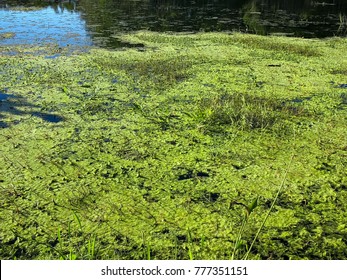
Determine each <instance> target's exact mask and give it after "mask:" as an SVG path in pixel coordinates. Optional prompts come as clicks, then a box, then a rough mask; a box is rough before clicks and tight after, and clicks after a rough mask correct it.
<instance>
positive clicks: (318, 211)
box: [0, 32, 347, 259]
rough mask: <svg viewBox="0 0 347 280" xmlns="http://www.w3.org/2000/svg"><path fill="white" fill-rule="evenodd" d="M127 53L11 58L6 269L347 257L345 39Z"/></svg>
mask: <svg viewBox="0 0 347 280" xmlns="http://www.w3.org/2000/svg"><path fill="white" fill-rule="evenodd" d="M120 40H122V41H124V42H129V44H134V45H136V44H142V45H143V46H144V47H143V48H142V47H141V50H139V49H128V50H124V49H122V50H118V51H110V50H103V49H97V48H95V49H93V48H92V49H90V50H88V51H82V52H81V51H78V52H74V51H71V50H69V49H67V48H57V47H54V46H46V47H45V46H40V47H33V46H16V47H15V48H12V50H15V52H16V53H11V52H10V51H11V50H10V49H9V47H5V46H1V47H0V53H1V55H0V69H1V70H0V73H1V75H0V86H1V88H0V141H1V149H0V162H1V164H0V226H1V231H0V243H1V246H0V256H1V258H2V259H15V258H16V259H238V258H248V259H345V258H346V251H347V239H346V238H347V227H346V212H347V208H346V203H345V201H346V199H347V187H346V186H347V146H346V139H347V134H346V123H347V111H346V106H345V105H346V103H347V102H346V88H345V86H344V85H345V84H346V83H347V80H346V77H345V75H343V74H344V73H345V69H344V68H343V65H346V63H347V61H345V60H344V59H343V57H341V53H345V52H346V49H347V41H346V40H345V39H337V38H334V39H327V40H304V39H295V40H294V39H291V38H282V37H281V38H279V37H269V38H268V37H267V38H264V37H260V36H256V35H243V34H223V33H198V34H180V35H178V34H164V33H151V32H138V33H133V34H128V35H124V36H121V37H120ZM142 45H141V46H142ZM56 54H59V55H56ZM52 56H53V57H52Z"/></svg>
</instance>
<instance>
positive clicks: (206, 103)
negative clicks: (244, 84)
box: [195, 93, 304, 130]
mask: <svg viewBox="0 0 347 280" xmlns="http://www.w3.org/2000/svg"><path fill="white" fill-rule="evenodd" d="M303 113H304V111H303V109H302V108H300V107H299V106H294V105H290V104H287V103H286V102H284V101H283V100H278V99H269V98H265V97H260V96H254V95H251V94H244V93H234V94H229V93H227V94H222V95H218V96H217V97H212V98H206V99H202V100H201V101H200V104H199V106H198V113H197V114H196V115H195V117H196V118H197V119H200V121H202V123H203V124H204V125H207V126H216V125H219V126H221V125H234V126H236V127H237V128H239V129H242V130H252V129H268V128H271V127H272V126H274V125H275V124H276V123H278V122H279V121H280V120H282V119H286V118H289V117H290V116H293V115H295V116H298V115H301V114H303Z"/></svg>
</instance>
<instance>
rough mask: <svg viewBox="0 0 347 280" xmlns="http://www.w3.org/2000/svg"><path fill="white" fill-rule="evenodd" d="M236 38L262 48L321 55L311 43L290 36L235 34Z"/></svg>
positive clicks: (246, 43)
mask: <svg viewBox="0 0 347 280" xmlns="http://www.w3.org/2000/svg"><path fill="white" fill-rule="evenodd" d="M234 40H235V41H237V42H240V43H241V44H244V45H247V47H254V48H258V49H262V50H269V51H280V52H286V53H292V54H296V55H300V56H319V55H320V52H319V51H318V50H317V49H316V48H314V47H313V46H312V45H310V44H309V43H306V44H305V43H304V41H300V42H295V41H290V40H288V38H286V39H285V40H281V39H280V38H271V37H263V36H258V35H251V36H248V35H247V36H245V35H243V34H235V35H234Z"/></svg>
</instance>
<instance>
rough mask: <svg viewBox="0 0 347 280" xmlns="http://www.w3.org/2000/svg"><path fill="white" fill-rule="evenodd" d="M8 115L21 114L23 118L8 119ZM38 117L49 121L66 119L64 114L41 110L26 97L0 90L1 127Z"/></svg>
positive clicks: (57, 121) (56, 121)
mask: <svg viewBox="0 0 347 280" xmlns="http://www.w3.org/2000/svg"><path fill="white" fill-rule="evenodd" d="M8 116H11V117H13V116H20V117H21V118H13V119H12V120H6V119H8ZM31 117H38V118H41V119H42V120H43V121H45V122H48V123H59V122H62V121H64V118H63V117H62V116H59V115H57V114H52V113H45V112H41V111H40V108H39V107H38V106H37V105H35V104H32V103H30V102H28V101H27V100H26V99H25V98H23V97H19V96H16V95H14V94H8V93H5V92H4V91H0V128H7V127H10V126H11V125H15V124H19V123H20V122H21V121H22V120H23V119H27V118H31Z"/></svg>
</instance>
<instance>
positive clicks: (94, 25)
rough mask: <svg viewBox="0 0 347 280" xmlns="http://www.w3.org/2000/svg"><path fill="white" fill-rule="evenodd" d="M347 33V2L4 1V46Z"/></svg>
mask: <svg viewBox="0 0 347 280" xmlns="http://www.w3.org/2000/svg"><path fill="white" fill-rule="evenodd" d="M135 30H152V31H176V32H197V31H241V32H247V33H256V34H261V35H271V34H275V35H285V36H297V37H305V38H324V37H331V36H346V35H347V0H324V1H322V0H315V1H313V0H195V1H191V0H189V1H188V0H176V1H175V0H67V1H65V0H64V1H55V0H16V1H14V0H0V44H3V45H4V44H18V43H20V44H23V43H30V44H32V43H34V44H41V43H47V42H53V43H57V44H59V45H60V46H66V45H77V46H83V45H97V46H101V47H109V48H114V47H120V46H122V43H121V42H119V41H118V40H117V36H118V35H119V34H120V33H121V32H129V31H135Z"/></svg>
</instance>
